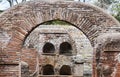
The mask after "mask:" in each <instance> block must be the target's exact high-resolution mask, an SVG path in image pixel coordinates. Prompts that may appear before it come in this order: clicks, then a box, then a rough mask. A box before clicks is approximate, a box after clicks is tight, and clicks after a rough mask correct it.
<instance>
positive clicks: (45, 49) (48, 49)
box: [43, 42, 55, 53]
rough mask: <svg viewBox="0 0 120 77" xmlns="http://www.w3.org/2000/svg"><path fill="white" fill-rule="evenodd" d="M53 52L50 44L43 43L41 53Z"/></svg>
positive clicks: (53, 49)
mask: <svg viewBox="0 0 120 77" xmlns="http://www.w3.org/2000/svg"><path fill="white" fill-rule="evenodd" d="M54 51H55V47H54V45H53V44H52V43H49V42H47V43H45V45H44V46H43V53H54Z"/></svg>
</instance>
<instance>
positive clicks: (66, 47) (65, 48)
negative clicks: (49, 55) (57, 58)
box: [59, 42, 72, 54]
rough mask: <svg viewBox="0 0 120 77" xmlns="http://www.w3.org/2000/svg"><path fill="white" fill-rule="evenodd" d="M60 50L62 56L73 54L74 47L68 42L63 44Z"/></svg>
mask: <svg viewBox="0 0 120 77" xmlns="http://www.w3.org/2000/svg"><path fill="white" fill-rule="evenodd" d="M59 50H60V51H59V53H60V54H72V46H71V44H69V43H68V42H63V43H61V44H60V49H59Z"/></svg>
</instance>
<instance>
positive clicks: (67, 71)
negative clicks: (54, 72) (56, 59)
mask: <svg viewBox="0 0 120 77" xmlns="http://www.w3.org/2000/svg"><path fill="white" fill-rule="evenodd" d="M60 75H72V73H71V67H70V66H69V65H63V66H62V67H61V68H60Z"/></svg>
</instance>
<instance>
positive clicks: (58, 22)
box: [43, 20, 70, 25]
mask: <svg viewBox="0 0 120 77" xmlns="http://www.w3.org/2000/svg"><path fill="white" fill-rule="evenodd" d="M43 24H44V25H70V23H68V22H65V21H61V20H53V21H48V22H45V23H43Z"/></svg>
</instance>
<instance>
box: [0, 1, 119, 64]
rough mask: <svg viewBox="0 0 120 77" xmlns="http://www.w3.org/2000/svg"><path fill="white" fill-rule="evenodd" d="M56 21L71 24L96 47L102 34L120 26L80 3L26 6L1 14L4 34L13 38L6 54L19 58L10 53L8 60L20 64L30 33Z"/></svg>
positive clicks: (30, 3) (37, 2) (5, 48)
mask: <svg viewBox="0 0 120 77" xmlns="http://www.w3.org/2000/svg"><path fill="white" fill-rule="evenodd" d="M56 19H58V20H62V21H66V22H70V23H71V24H73V25H74V26H76V27H77V28H79V29H80V30H81V31H83V32H84V34H85V35H86V36H87V37H88V39H89V40H90V42H91V44H92V46H93V47H94V40H95V39H96V37H97V36H99V34H100V33H101V32H105V31H106V29H110V28H111V27H119V26H120V24H119V23H118V21H116V20H115V19H114V18H113V17H112V16H110V15H109V14H107V13H105V12H103V10H101V9H100V8H98V7H94V6H92V5H88V4H84V3H80V2H55V3H47V2H41V1H39V0H38V1H36V0H35V1H29V2H26V3H22V4H19V5H17V6H14V7H12V8H10V9H8V10H7V11H5V12H3V13H2V14H0V31H2V32H5V33H7V35H8V36H9V37H10V40H9V41H7V44H5V46H4V49H3V50H4V51H6V52H7V51H9V52H14V53H15V54H16V56H15V55H11V54H10V53H6V54H7V55H10V56H8V57H7V59H4V60H6V62H7V61H8V59H9V61H10V62H16V61H18V60H17V59H18V58H19V57H20V56H18V55H17V54H19V53H17V52H19V51H21V50H22V49H23V42H24V39H25V37H26V36H27V35H28V34H29V33H30V31H32V30H33V29H34V28H35V27H37V25H39V24H41V23H43V22H46V21H50V20H56ZM7 38H8V37H7ZM3 39H6V37H4V38H3ZM0 42H1V40H0ZM29 51H31V50H29ZM12 56H14V57H15V58H13V57H12Z"/></svg>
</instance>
